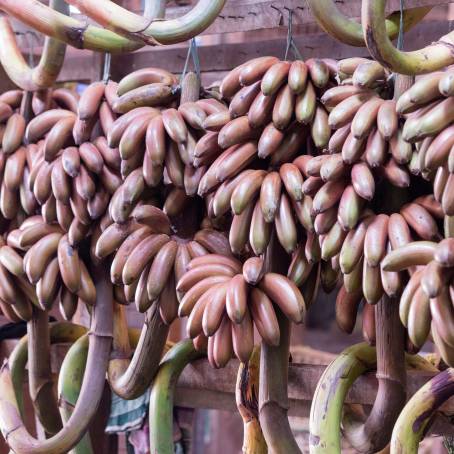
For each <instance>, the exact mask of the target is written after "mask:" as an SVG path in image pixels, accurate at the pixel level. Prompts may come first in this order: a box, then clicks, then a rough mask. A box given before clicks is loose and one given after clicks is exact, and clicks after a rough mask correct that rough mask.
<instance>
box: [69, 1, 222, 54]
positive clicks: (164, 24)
mask: <svg viewBox="0 0 454 454" xmlns="http://www.w3.org/2000/svg"><path fill="white" fill-rule="evenodd" d="M225 2H226V0H199V1H198V2H197V4H196V5H195V6H194V7H193V8H192V9H191V10H190V11H189V12H188V13H186V14H185V15H183V16H182V17H178V18H176V19H169V20H156V19H148V18H146V17H143V16H139V15H137V14H135V13H131V12H130V11H128V10H126V9H124V8H122V7H121V6H119V5H117V4H116V3H114V2H112V1H110V0H68V3H70V4H71V5H74V6H76V7H77V8H79V10H80V11H82V12H83V13H84V14H86V15H87V16H89V17H91V18H92V19H93V20H95V21H96V22H98V24H101V25H102V26H103V27H105V28H107V29H109V30H112V31H114V32H116V33H118V34H120V35H123V36H125V37H127V38H130V39H136V40H137V39H138V40H141V41H142V42H144V43H146V44H149V45H156V44H175V43H179V42H183V41H187V40H188V39H191V38H193V37H194V36H197V35H199V34H200V33H202V32H203V31H204V30H205V29H207V28H208V27H209V26H210V25H211V24H212V23H213V22H214V20H215V19H216V17H217V16H218V14H219V13H220V12H221V10H222V8H223V7H224V4H225Z"/></svg>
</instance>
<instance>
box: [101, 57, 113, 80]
mask: <svg viewBox="0 0 454 454" xmlns="http://www.w3.org/2000/svg"><path fill="white" fill-rule="evenodd" d="M111 63H112V54H111V53H110V52H107V53H106V54H104V67H103V75H102V80H103V82H104V83H105V84H107V82H109V79H110V66H111Z"/></svg>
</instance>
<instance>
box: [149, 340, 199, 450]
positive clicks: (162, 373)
mask: <svg viewBox="0 0 454 454" xmlns="http://www.w3.org/2000/svg"><path fill="white" fill-rule="evenodd" d="M203 356H204V354H203V353H201V352H198V351H197V350H196V349H195V348H194V344H193V342H192V340H191V339H189V340H184V341H181V342H179V343H178V344H176V345H174V346H173V347H172V348H171V349H170V350H169V351H168V352H167V353H166V355H165V356H164V358H162V361H161V364H160V366H159V371H158V373H157V374H156V378H155V380H154V382H153V386H152V388H151V393H150V407H149V422H150V424H149V426H150V451H151V452H152V453H153V454H155V453H159V454H173V452H174V443H173V396H174V393H175V387H176V384H177V382H178V378H179V376H180V374H181V372H183V369H184V368H185V367H186V366H187V365H188V364H189V363H190V362H192V361H195V360H196V359H199V358H201V357H203Z"/></svg>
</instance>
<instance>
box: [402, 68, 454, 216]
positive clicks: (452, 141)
mask: <svg viewBox="0 0 454 454" xmlns="http://www.w3.org/2000/svg"><path fill="white" fill-rule="evenodd" d="M453 80H454V76H453V72H452V71H450V70H449V69H448V70H447V71H446V72H441V71H440V72H436V73H432V74H429V75H427V76H424V77H422V78H421V79H419V80H418V81H417V82H416V83H415V84H414V85H413V86H412V87H411V88H410V89H409V90H407V91H406V92H405V93H404V94H403V95H402V96H401V97H400V99H399V101H398V103H397V112H398V113H399V114H400V115H402V116H403V117H404V118H405V125H404V128H403V132H402V135H403V137H404V139H405V140H406V141H408V142H411V143H415V145H416V149H417V151H415V153H414V159H412V163H414V164H413V171H414V172H415V173H420V174H421V175H423V176H424V177H425V178H426V179H427V180H430V181H432V182H433V188H434V189H433V192H434V196H435V198H436V199H437V200H438V201H439V202H440V203H441V205H442V208H443V212H444V213H445V214H447V215H448V216H452V215H453V214H454V198H453V189H454V177H451V174H452V173H453V171H454V153H451V149H452V147H453V145H454V126H453V125H452V124H451V123H452V121H453V120H454V118H453V116H452V103H453V98H452V95H453V93H454V91H453V90H452V87H451V86H452V84H453Z"/></svg>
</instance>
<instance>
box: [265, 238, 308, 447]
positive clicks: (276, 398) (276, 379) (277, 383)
mask: <svg viewBox="0 0 454 454" xmlns="http://www.w3.org/2000/svg"><path fill="white" fill-rule="evenodd" d="M284 254H285V251H284V250H283V248H282V246H280V244H279V242H278V240H277V236H276V234H275V233H273V236H272V238H271V241H270V245H269V246H268V249H267V251H266V254H265V264H264V272H265V270H270V269H273V271H276V272H282V271H283V269H284V268H285V267H286V265H288V263H287V261H288V258H287V257H286V255H284ZM275 268H276V269H275ZM278 268H279V269H278ZM274 310H275V313H276V317H277V320H278V323H279V332H280V341H279V345H277V346H275V347H274V346H271V345H267V344H266V343H265V342H262V345H261V352H260V377H259V421H260V425H261V426H262V431H263V436H264V437H265V441H266V444H267V446H268V449H269V450H270V451H271V452H285V453H286V454H297V453H300V452H301V451H300V449H299V447H298V445H297V443H296V440H295V437H294V436H293V434H292V430H291V428H290V424H289V421H288V417H287V412H288V406H289V405H288V395H287V382H288V362H289V356H290V333H291V325H290V321H289V319H288V318H287V317H286V316H285V315H284V314H283V313H282V311H281V310H280V309H279V307H277V305H274Z"/></svg>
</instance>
